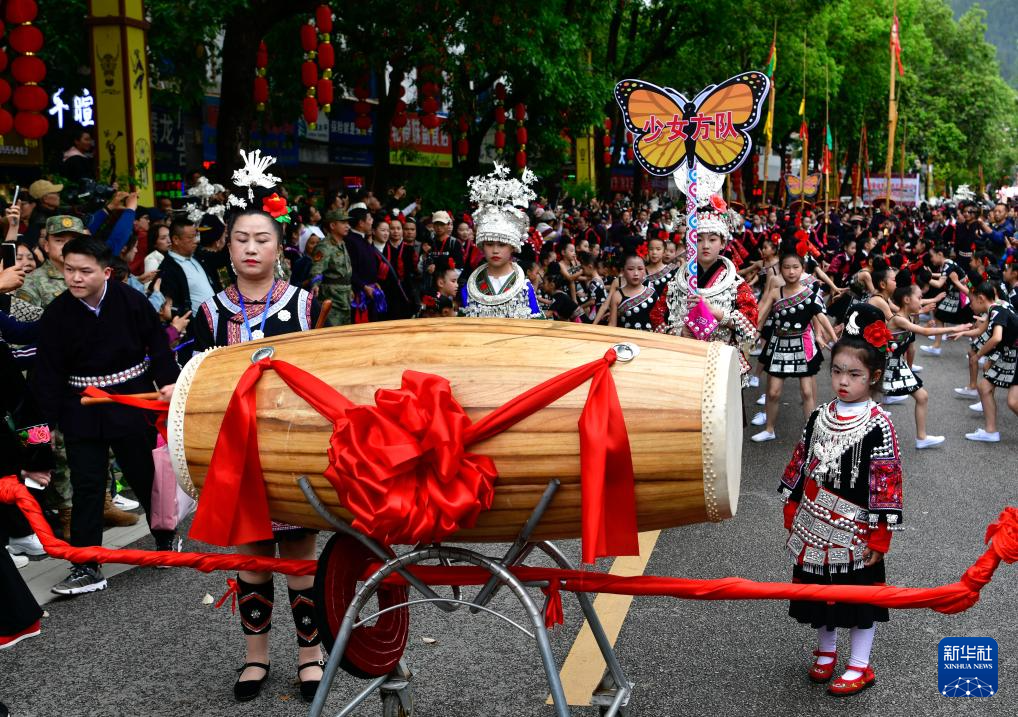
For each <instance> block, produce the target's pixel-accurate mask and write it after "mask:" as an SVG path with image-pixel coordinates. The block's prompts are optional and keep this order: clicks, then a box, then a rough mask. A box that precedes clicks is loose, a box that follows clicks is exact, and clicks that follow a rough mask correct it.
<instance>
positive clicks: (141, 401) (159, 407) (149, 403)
mask: <svg viewBox="0 0 1018 717" xmlns="http://www.w3.org/2000/svg"><path fill="white" fill-rule="evenodd" d="M81 395H82V396H88V397H89V398H107V399H109V400H110V401H113V403H119V404H121V405H123V406H131V407H133V408H142V409H145V410H146V411H155V412H156V413H158V414H159V415H158V417H157V418H156V430H157V431H159V435H160V436H162V437H163V440H164V441H165V440H166V414H167V413H169V410H170V404H169V403H167V402H166V401H161V400H159V399H152V398H135V397H134V396H122V395H120V394H117V393H108V392H107V391H103V390H102V389H101V388H96V387H95V386H86V387H85V390H84V391H82V392H81Z"/></svg>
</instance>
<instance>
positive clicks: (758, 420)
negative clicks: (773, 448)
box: [749, 411, 767, 426]
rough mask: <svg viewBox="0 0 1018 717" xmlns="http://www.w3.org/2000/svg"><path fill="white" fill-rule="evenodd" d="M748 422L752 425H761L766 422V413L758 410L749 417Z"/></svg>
mask: <svg viewBox="0 0 1018 717" xmlns="http://www.w3.org/2000/svg"><path fill="white" fill-rule="evenodd" d="M749 422H750V423H752V424H753V425H754V426H763V425H765V424H766V423H767V414H766V413H764V412H763V411H759V412H757V413H755V414H753V417H752V418H751V419H749Z"/></svg>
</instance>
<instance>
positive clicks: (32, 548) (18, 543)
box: [7, 533, 46, 556]
mask: <svg viewBox="0 0 1018 717" xmlns="http://www.w3.org/2000/svg"><path fill="white" fill-rule="evenodd" d="M7 549H8V550H10V551H11V553H12V554H13V555H36V556H38V555H45V554H46V548H44V547H42V543H40V542H39V536H37V535H36V534H35V533H32V534H31V535H26V536H25V537H23V538H11V539H10V540H8V541H7Z"/></svg>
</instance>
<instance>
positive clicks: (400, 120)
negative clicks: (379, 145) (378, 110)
mask: <svg viewBox="0 0 1018 717" xmlns="http://www.w3.org/2000/svg"><path fill="white" fill-rule="evenodd" d="M406 123H407V116H406V112H397V113H396V114H394V115H393V116H392V126H393V127H395V128H396V129H403V128H404V127H406Z"/></svg>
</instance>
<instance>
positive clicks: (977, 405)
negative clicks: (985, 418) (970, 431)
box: [969, 402, 983, 413]
mask: <svg viewBox="0 0 1018 717" xmlns="http://www.w3.org/2000/svg"><path fill="white" fill-rule="evenodd" d="M969 410H970V411H975V412H976V413H982V412H983V404H982V402H978V403H970V404H969Z"/></svg>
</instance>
